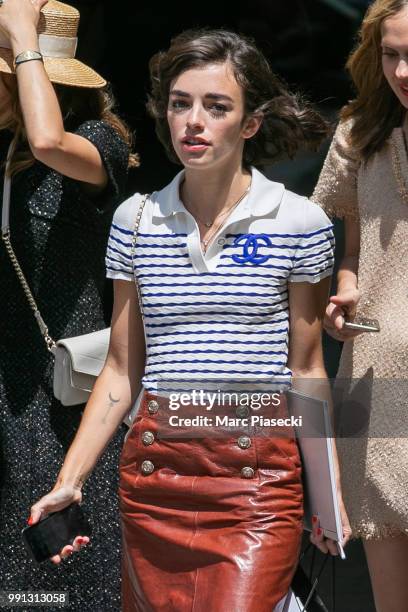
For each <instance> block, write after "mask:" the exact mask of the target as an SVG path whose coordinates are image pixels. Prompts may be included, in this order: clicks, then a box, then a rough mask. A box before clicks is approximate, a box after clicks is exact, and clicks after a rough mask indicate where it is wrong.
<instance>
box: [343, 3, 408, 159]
mask: <svg viewBox="0 0 408 612" xmlns="http://www.w3.org/2000/svg"><path fill="white" fill-rule="evenodd" d="M406 7H408V0H376V1H375V2H374V3H373V4H372V5H371V6H370V8H369V9H368V11H367V13H366V15H365V17H364V20H363V23H362V26H361V29H360V32H359V39H358V44H357V46H356V48H355V49H354V50H353V51H352V53H351V55H350V57H349V59H348V61H347V64H346V68H347V69H348V71H349V72H350V75H351V78H352V80H353V83H354V85H355V87H356V90H357V97H356V98H355V99H354V100H352V101H351V102H350V103H349V104H348V105H347V106H346V107H345V108H343V110H342V112H341V119H342V120H348V119H352V120H353V121H352V127H351V132H350V140H351V143H350V144H351V145H352V146H353V148H354V149H355V150H356V152H357V153H358V154H359V155H360V156H361V157H362V158H363V159H364V160H366V161H367V160H368V158H369V157H371V155H373V154H374V153H375V152H376V151H379V150H380V149H381V148H382V147H383V145H384V144H385V142H386V141H387V139H388V137H389V136H390V134H391V131H392V130H393V128H395V127H397V126H398V125H400V123H401V121H402V117H403V114H404V108H403V106H402V104H401V103H400V102H399V100H398V99H397V98H396V96H395V94H394V92H393V91H392V89H391V87H390V86H389V84H388V82H387V80H386V78H385V76H384V72H383V69H382V51H381V27H382V24H383V21H384V19H387V18H388V17H392V16H394V15H396V14H397V13H399V12H400V11H401V10H402V9H404V8H406Z"/></svg>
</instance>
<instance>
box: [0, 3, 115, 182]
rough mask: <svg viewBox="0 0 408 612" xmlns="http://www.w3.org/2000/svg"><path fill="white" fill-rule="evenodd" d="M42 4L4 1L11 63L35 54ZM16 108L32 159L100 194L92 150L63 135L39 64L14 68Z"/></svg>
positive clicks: (1, 18) (99, 171)
mask: <svg viewBox="0 0 408 612" xmlns="http://www.w3.org/2000/svg"><path fill="white" fill-rule="evenodd" d="M45 4H46V0H32V2H31V1H30V0H7V2H5V3H4V4H3V5H2V7H1V11H0V29H1V30H2V32H3V33H4V34H5V35H6V36H7V37H8V38H9V40H10V44H11V48H12V53H13V56H14V58H15V57H16V56H17V55H19V54H20V53H22V52H23V51H28V50H29V51H39V43H38V34H37V24H38V21H39V16H40V9H41V8H42V7H43V6H44V5H45ZM16 78H17V85H18V93H19V101H20V107H21V111H22V115H23V120H24V127H25V131H26V134H27V140H28V143H29V146H30V149H31V151H32V153H33V155H34V157H35V158H36V159H38V160H39V161H41V162H42V163H43V164H45V165H46V166H48V167H50V168H53V169H54V170H56V171H57V172H59V173H61V174H63V175H65V176H68V177H70V178H73V179H76V180H78V181H83V182H85V183H89V184H91V185H93V186H96V187H98V188H100V189H103V188H104V187H105V186H106V184H107V180H108V179H107V173H106V170H105V168H104V165H103V163H102V160H101V156H100V154H99V152H98V150H97V148H96V147H95V146H94V145H93V144H92V143H91V142H89V141H88V140H87V139H86V138H83V137H82V136H79V135H77V134H72V133H70V132H66V131H65V129H64V123H63V118H62V115H61V110H60V106H59V102H58V99H57V96H56V93H55V90H54V87H53V86H52V84H51V82H50V80H49V78H48V75H47V73H46V71H45V69H44V65H43V63H42V62H41V61H38V60H32V61H28V62H25V63H22V64H19V65H18V66H17V67H16Z"/></svg>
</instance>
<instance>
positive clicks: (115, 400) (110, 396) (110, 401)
mask: <svg viewBox="0 0 408 612" xmlns="http://www.w3.org/2000/svg"><path fill="white" fill-rule="evenodd" d="M118 402H120V398H119V399H114V398H113V397H112V394H111V393H109V403H108V410H107V411H106V414H105V416H104V417H103V419H102V423H103V424H105V423H106V419H107V417H108V414H109V412H110V410H111V408H113V407H114V405H115V404H117V403H118Z"/></svg>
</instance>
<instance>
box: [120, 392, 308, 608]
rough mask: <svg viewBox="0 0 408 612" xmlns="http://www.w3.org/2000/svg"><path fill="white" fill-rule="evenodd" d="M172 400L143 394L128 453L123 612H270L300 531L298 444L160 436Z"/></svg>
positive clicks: (123, 466)
mask: <svg viewBox="0 0 408 612" xmlns="http://www.w3.org/2000/svg"><path fill="white" fill-rule="evenodd" d="M165 401H166V400H164V399H163V398H159V397H155V396H153V395H150V394H147V393H146V394H145V396H144V399H143V402H142V405H141V407H140V410H139V413H138V416H137V418H136V419H135V422H134V424H133V427H132V429H131V430H130V432H129V434H128V436H127V439H126V442H125V445H124V448H123V451H122V457H121V463H120V488H119V494H120V507H121V517H122V528H123V563H122V580H123V581H122V606H123V607H122V610H123V612H156V611H160V612H161V611H163V612H164V611H165V612H187V611H188V612H272V610H273V609H274V607H275V606H276V604H277V603H278V602H279V601H280V600H281V599H282V597H284V595H285V594H286V592H287V591H288V588H289V586H290V583H291V580H292V577H293V573H294V571H295V567H296V564H297V560H298V555H299V550H300V542H301V536H302V529H303V526H302V516H303V498H302V484H301V465H300V459H299V454H298V449H297V445H296V442H295V441H294V439H293V438H287V437H286V438H285V437H284V438H277V437H275V438H271V437H269V436H253V437H249V436H242V435H240V434H239V433H238V434H237V435H235V434H234V435H231V433H230V434H229V437H221V438H220V437H218V436H214V437H205V438H191V437H190V438H183V437H174V438H170V439H169V438H160V437H159V436H158V413H157V408H158V404H159V405H160V406H162V404H163V402H165ZM248 440H249V442H248Z"/></svg>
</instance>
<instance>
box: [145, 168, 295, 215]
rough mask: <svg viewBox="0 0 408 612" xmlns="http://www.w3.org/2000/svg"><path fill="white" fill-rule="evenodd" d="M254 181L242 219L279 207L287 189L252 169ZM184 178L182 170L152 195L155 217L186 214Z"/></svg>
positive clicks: (244, 204)
mask: <svg viewBox="0 0 408 612" xmlns="http://www.w3.org/2000/svg"><path fill="white" fill-rule="evenodd" d="M251 173H252V181H251V188H250V190H249V194H248V197H247V198H245V199H244V200H243V202H242V213H245V214H243V217H242V218H247V217H251V216H256V217H262V216H264V215H267V214H269V213H271V212H272V211H273V210H275V209H276V208H278V207H279V205H280V203H281V201H282V198H283V194H284V192H285V187H284V185H282V183H275V182H274V181H270V180H269V179H267V178H266V177H265V176H264V175H263V174H262V173H261V172H259V170H257V169H256V168H254V167H251ZM183 178H184V170H181V172H179V173H178V174H177V175H176V176H175V177H174V179H173V180H172V181H171V183H169V184H168V185H167V186H166V187H164V189H161V190H160V191H155V192H154V193H152V195H151V198H150V200H151V201H152V202H153V217H154V218H159V219H160V218H166V217H169V216H172V215H175V214H177V213H179V212H183V213H186V212H187V211H186V209H185V207H184V205H183V203H182V201H181V200H180V195H179V187H180V183H181V181H182V179H183Z"/></svg>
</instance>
